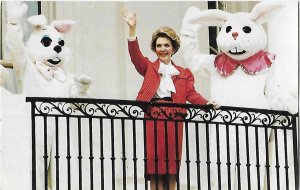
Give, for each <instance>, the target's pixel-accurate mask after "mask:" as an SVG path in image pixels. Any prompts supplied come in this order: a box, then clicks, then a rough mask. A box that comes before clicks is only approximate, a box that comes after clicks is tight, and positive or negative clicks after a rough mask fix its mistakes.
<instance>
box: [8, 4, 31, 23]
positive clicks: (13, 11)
mask: <svg viewBox="0 0 300 190" xmlns="http://www.w3.org/2000/svg"><path fill="white" fill-rule="evenodd" d="M27 9H28V6H27V4H25V3H24V2H22V1H6V14H7V22H8V23H10V24H19V23H21V19H22V18H23V17H24V15H25V14H26V12H27Z"/></svg>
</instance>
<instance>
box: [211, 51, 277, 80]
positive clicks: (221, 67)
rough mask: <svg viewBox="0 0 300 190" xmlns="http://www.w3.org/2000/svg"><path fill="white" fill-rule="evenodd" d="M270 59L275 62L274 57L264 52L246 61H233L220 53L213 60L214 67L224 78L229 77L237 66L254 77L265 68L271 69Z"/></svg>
mask: <svg viewBox="0 0 300 190" xmlns="http://www.w3.org/2000/svg"><path fill="white" fill-rule="evenodd" d="M270 59H272V60H275V55H274V54H271V53H268V52H264V51H259V52H258V53H256V54H255V55H253V56H251V57H249V58H248V59H245V60H240V61H238V60H234V59H232V58H230V57H229V56H227V55H226V54H224V53H221V54H219V55H217V57H216V59H215V67H216V69H217V70H218V72H219V73H220V74H221V75H224V76H229V75H231V74H232V73H233V72H234V71H235V70H236V69H237V68H238V67H239V66H241V67H242V68H243V70H244V71H245V72H246V73H248V74H251V75H255V74H257V73H258V72H260V71H263V70H264V69H266V68H267V67H271V65H272V62H271V60H270Z"/></svg>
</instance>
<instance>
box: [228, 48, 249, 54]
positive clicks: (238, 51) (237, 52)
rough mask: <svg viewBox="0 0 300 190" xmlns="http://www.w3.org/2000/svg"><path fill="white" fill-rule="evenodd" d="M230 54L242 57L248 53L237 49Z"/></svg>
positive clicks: (230, 51)
mask: <svg viewBox="0 0 300 190" xmlns="http://www.w3.org/2000/svg"><path fill="white" fill-rule="evenodd" d="M229 53H230V54H232V55H241V54H244V53H246V51H245V50H239V49H238V48H235V49H234V50H229Z"/></svg>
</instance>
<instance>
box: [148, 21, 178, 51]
mask: <svg viewBox="0 0 300 190" xmlns="http://www.w3.org/2000/svg"><path fill="white" fill-rule="evenodd" d="M159 37H163V38H168V39H169V40H170V41H171V43H172V46H173V49H174V53H173V55H174V54H175V53H176V52H177V51H178V49H179V48H180V38H179V36H178V35H177V34H176V32H175V31H174V30H173V29H172V28H169V27H161V28H159V29H158V30H156V31H155V32H154V33H153V34H152V40H151V49H152V51H154V52H155V47H156V40H157V39H158V38H159Z"/></svg>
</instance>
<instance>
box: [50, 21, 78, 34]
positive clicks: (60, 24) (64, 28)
mask: <svg viewBox="0 0 300 190" xmlns="http://www.w3.org/2000/svg"><path fill="white" fill-rule="evenodd" d="M74 24H75V21H73V20H54V21H52V22H51V25H52V26H54V28H55V29H56V30H57V31H58V32H60V33H66V32H68V31H69V30H70V28H71V26H72V25H74Z"/></svg>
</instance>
